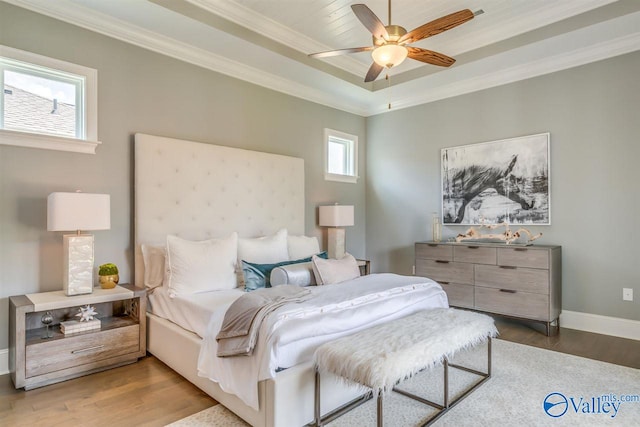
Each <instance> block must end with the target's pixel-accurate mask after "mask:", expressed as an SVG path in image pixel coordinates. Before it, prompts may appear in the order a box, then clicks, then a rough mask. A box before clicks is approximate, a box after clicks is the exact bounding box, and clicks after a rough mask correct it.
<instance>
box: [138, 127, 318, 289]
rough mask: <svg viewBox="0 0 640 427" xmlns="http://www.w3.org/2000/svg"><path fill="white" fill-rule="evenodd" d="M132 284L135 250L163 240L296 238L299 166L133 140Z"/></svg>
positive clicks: (234, 151)
mask: <svg viewBox="0 0 640 427" xmlns="http://www.w3.org/2000/svg"><path fill="white" fill-rule="evenodd" d="M134 175H135V178H134V194H135V206H134V210H135V214H134V215H135V224H134V228H135V280H136V282H135V283H136V284H137V285H138V286H143V277H144V264H143V262H142V252H141V250H140V245H141V244H143V243H145V244H152V245H164V244H165V242H166V236H167V234H175V235H178V236H180V237H183V238H186V239H192V240H202V239H208V238H213V237H224V236H227V235H228V234H230V233H231V232H233V231H237V232H238V234H239V235H240V237H256V236H262V235H266V234H271V233H273V232H275V231H277V230H279V229H281V228H287V229H288V230H289V233H290V234H298V235H299V234H304V204H305V200H304V160H302V159H298V158H295V157H287V156H280V155H276V154H268V153H260V152H257V151H249V150H242V149H238V148H230V147H223V146H219V145H212V144H205V143H198V142H191V141H184V140H179V139H171V138H164V137H158V136H152V135H145V134H140V133H138V134H136V136H135V171H134Z"/></svg>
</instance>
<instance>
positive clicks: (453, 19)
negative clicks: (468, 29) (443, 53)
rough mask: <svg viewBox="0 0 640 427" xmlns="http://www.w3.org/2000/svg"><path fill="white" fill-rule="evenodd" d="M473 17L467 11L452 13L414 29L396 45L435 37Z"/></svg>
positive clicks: (471, 13) (472, 14)
mask: <svg viewBox="0 0 640 427" xmlns="http://www.w3.org/2000/svg"><path fill="white" fill-rule="evenodd" d="M474 16H475V14H474V13H473V12H471V11H470V10H469V9H464V10H460V11H458V12H454V13H452V14H450V15H447V16H443V17H442V18H438V19H435V20H433V21H431V22H427V23H426V24H424V25H421V26H419V27H418V28H414V29H413V30H411V31H409V32H408V33H407V34H405V35H404V36H402V37H401V38H400V40H398V43H402V44H409V43H414V42H417V41H418V40H422V39H424V38H427V37H431V36H435V35H436V34H440V33H442V32H444V31H447V30H450V29H452V28H454V27H457V26H458V25H460V24H464V23H465V22H467V21H469V20H470V19H473V17H474Z"/></svg>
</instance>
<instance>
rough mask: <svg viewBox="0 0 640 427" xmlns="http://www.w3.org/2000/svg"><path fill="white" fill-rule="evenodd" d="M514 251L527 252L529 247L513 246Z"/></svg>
mask: <svg viewBox="0 0 640 427" xmlns="http://www.w3.org/2000/svg"><path fill="white" fill-rule="evenodd" d="M513 250H514V251H518V252H526V251H528V249H527V248H513Z"/></svg>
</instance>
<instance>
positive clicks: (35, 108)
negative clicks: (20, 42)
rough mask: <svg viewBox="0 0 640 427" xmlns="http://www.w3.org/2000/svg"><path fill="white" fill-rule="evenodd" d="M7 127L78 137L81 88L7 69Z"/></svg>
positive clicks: (5, 103)
mask: <svg viewBox="0 0 640 427" xmlns="http://www.w3.org/2000/svg"><path fill="white" fill-rule="evenodd" d="M3 78H4V94H3V99H4V103H3V109H2V110H3V128H4V129H8V130H16V131H25V132H34V133H43V134H50V135H58V136H65V137H71V138H75V137H76V134H77V126H76V120H77V114H76V98H77V92H76V91H77V86H76V85H75V84H71V83H67V82H64V81H60V80H57V79H55V77H53V78H46V77H40V76H35V75H32V74H30V73H26V72H25V73H22V72H19V71H14V70H4V73H3Z"/></svg>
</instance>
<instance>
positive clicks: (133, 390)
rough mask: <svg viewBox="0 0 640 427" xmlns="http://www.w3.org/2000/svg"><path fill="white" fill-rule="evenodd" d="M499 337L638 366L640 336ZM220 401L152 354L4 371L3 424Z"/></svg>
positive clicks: (82, 420) (517, 328)
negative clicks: (100, 368) (52, 379)
mask: <svg viewBox="0 0 640 427" xmlns="http://www.w3.org/2000/svg"><path fill="white" fill-rule="evenodd" d="M496 325H497V326H498V330H499V331H500V338H501V339H504V340H507V341H512V342H517V343H520V344H526V345H531V346H534V347H540V348H545V349H549V350H554V351H559V352H562V353H568V354H574V355H578V356H582V357H587V358H591V359H596V360H601V361H605V362H609V363H615V364H619V365H623V366H628V367H632V368H636V369H640V341H636V340H628V339H623V338H617V337H611V336H607V335H598V334H592V333H589V332H583V331H576V330H572V329H564V328H561V330H560V333H559V334H556V335H553V336H550V337H547V336H546V335H544V334H543V333H542V332H543V329H544V328H542V327H541V325H540V324H537V323H529V322H522V321H516V320H511V319H504V318H500V317H496ZM216 404H217V402H216V401H215V400H214V399H212V398H210V397H209V396H207V395H206V394H205V393H204V392H202V391H200V390H199V389H198V388H196V387H195V386H194V385H192V384H191V383H189V382H188V381H187V380H185V379H184V378H182V377H181V376H180V375H178V374H177V373H175V372H174V371H173V370H171V369H170V368H169V367H167V366H166V365H165V364H163V363H162V362H160V361H159V360H158V359H156V358H155V357H153V356H148V357H145V358H143V359H141V360H140V361H139V362H138V363H134V364H131V365H126V366H123V367H120V368H116V369H111V370H109V371H104V372H100V373H96V374H93V375H88V376H85V377H81V378H76V379H73V380H70V381H65V382H62V383H59V384H53V385H50V386H47V387H43V388H39V389H35V390H31V391H28V392H25V391H24V390H16V389H15V388H14V387H13V384H12V382H11V379H10V377H9V375H2V376H0V425H1V426H5V425H6V426H18V427H21V426H24V427H39V426H42V427H51V426H61V427H62V426H64V427H68V426H73V425H91V426H92V427H101V426H113V425H117V426H119V427H120V426H124V427H126V426H148V427H156V426H158V427H160V426H164V425H167V424H169V423H172V422H174V421H177V420H179V419H182V418H184V417H187V416H189V415H192V414H195V413H197V412H199V411H201V410H203V409H206V408H208V407H211V406H213V405H216Z"/></svg>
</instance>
